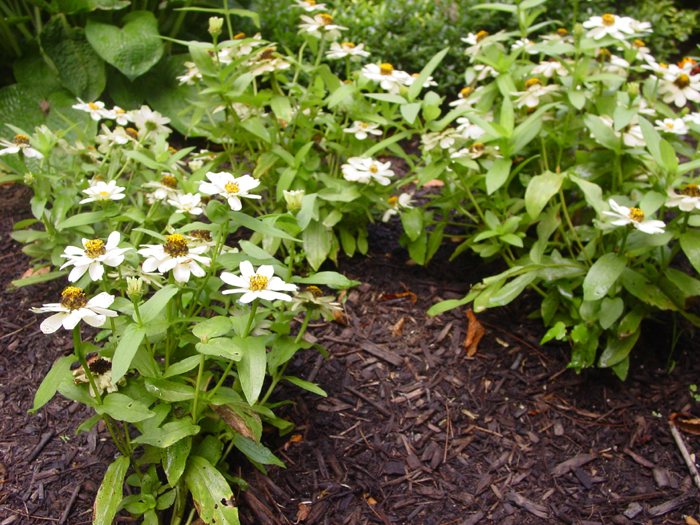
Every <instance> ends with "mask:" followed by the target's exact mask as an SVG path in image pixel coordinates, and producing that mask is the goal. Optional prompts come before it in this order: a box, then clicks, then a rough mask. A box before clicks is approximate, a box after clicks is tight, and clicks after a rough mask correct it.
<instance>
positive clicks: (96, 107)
mask: <svg viewBox="0 0 700 525" xmlns="http://www.w3.org/2000/svg"><path fill="white" fill-rule="evenodd" d="M78 102H80V104H74V105H73V106H72V108H73V109H79V110H81V111H87V112H88V113H90V118H92V120H100V119H103V118H106V114H107V110H106V109H105V103H104V102H100V101H99V100H98V101H97V102H83V101H82V100H80V99H78Z"/></svg>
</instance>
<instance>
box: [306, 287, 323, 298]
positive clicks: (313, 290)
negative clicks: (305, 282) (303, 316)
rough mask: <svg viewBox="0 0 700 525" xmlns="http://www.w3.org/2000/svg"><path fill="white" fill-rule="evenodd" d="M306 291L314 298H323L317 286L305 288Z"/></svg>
mask: <svg viewBox="0 0 700 525" xmlns="http://www.w3.org/2000/svg"><path fill="white" fill-rule="evenodd" d="M306 291H307V292H311V295H313V296H314V297H315V298H319V297H322V296H323V292H322V291H321V289H320V288H319V287H318V286H314V285H311V286H307V287H306Z"/></svg>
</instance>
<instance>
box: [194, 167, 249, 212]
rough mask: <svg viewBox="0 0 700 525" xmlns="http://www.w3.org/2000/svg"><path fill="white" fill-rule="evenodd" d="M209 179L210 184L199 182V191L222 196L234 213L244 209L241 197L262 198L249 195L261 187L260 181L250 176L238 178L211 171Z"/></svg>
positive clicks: (225, 173)
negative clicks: (251, 191)
mask: <svg viewBox="0 0 700 525" xmlns="http://www.w3.org/2000/svg"><path fill="white" fill-rule="evenodd" d="M207 178H208V179H209V182H207V181H199V191H201V192H202V193H206V194H207V195H221V196H222V197H223V198H224V199H226V200H227V201H228V205H229V206H231V209H232V210H233V211H239V210H240V209H241V208H243V203H242V202H241V197H246V198H248V199H260V198H262V197H260V195H254V194H250V193H248V192H249V191H250V190H252V189H253V188H256V187H258V186H259V185H260V181H259V180H257V179H255V178H253V177H251V176H250V175H243V176H241V177H238V178H236V177H234V176H233V175H232V174H230V173H227V172H224V171H222V172H219V173H214V172H211V171H210V172H209V173H207Z"/></svg>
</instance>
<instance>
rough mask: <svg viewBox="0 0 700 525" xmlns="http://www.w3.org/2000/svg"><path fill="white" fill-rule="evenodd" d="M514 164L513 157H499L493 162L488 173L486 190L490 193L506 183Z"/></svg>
mask: <svg viewBox="0 0 700 525" xmlns="http://www.w3.org/2000/svg"><path fill="white" fill-rule="evenodd" d="M512 165H513V161H512V160H511V159H504V158H498V159H496V160H495V161H494V162H493V164H492V165H491V167H490V168H489V171H488V172H487V173H486V191H487V193H488V194H489V195H491V194H492V193H493V192H494V191H496V190H497V189H499V188H500V187H501V186H503V185H504V184H505V183H506V181H507V180H508V175H510V168H511V166H512Z"/></svg>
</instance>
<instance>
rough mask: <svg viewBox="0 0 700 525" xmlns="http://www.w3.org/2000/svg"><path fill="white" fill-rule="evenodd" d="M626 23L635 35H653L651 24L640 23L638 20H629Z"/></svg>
mask: <svg viewBox="0 0 700 525" xmlns="http://www.w3.org/2000/svg"><path fill="white" fill-rule="evenodd" d="M628 23H629V26H630V29H631V30H632V31H634V32H635V33H653V31H652V29H651V22H640V21H639V20H635V19H634V18H630V19H629V21H628Z"/></svg>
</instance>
